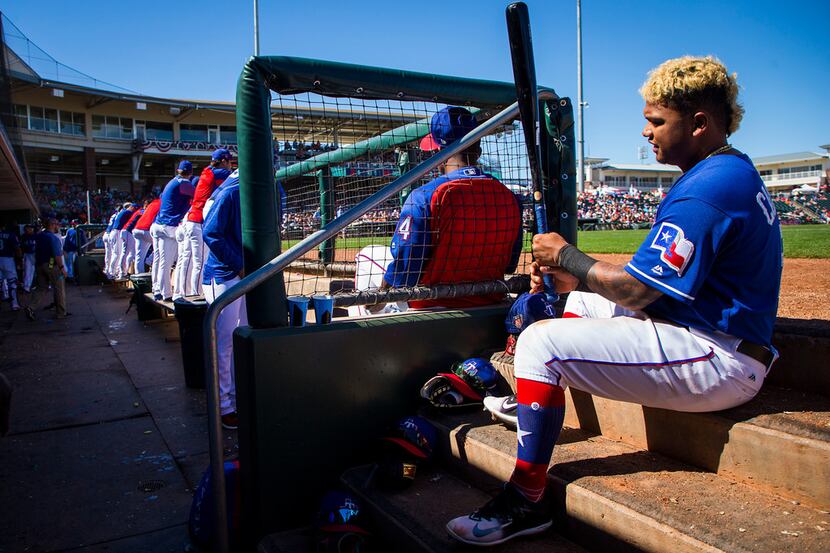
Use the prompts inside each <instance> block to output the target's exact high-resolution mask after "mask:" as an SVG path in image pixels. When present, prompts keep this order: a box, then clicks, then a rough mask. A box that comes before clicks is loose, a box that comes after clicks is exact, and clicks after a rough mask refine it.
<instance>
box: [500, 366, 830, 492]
mask: <svg viewBox="0 0 830 553" xmlns="http://www.w3.org/2000/svg"><path fill="white" fill-rule="evenodd" d="M491 361H492V362H493V364H494V365H495V366H496V367H497V368H498V369H499V371H500V372H501V373H502V374H505V373H508V374H512V361H513V360H512V356H509V355H506V354H504V353H497V354H495V355H493V356H492V357H491ZM565 400H566V407H565V425H566V426H569V427H572V428H581V429H582V430H585V431H587V432H590V433H592V434H596V435H602V436H604V437H606V438H609V439H612V440H616V441H619V442H623V443H626V444H628V445H631V446H633V447H636V448H639V449H643V450H648V451H653V452H658V453H662V454H664V455H667V456H670V457H672V458H675V459H678V460H680V461H683V462H685V463H689V464H690V465H694V466H696V467H699V468H701V469H703V470H706V471H709V472H713V473H717V474H723V475H729V476H730V477H732V478H735V479H737V480H741V481H745V482H752V483H753V484H754V485H756V486H760V485H764V486H766V487H767V488H768V489H769V490H770V491H773V492H775V493H777V494H781V495H782V496H786V497H789V498H790V499H793V500H797V501H801V502H806V503H809V504H812V505H815V506H821V505H825V506H826V505H830V485H828V482H830V402H828V400H827V399H826V398H825V397H823V396H819V395H815V394H808V393H805V392H800V391H797V390H786V389H783V388H779V387H776V386H770V385H766V384H765V385H764V387H763V388H762V389H761V392H760V393H759V394H758V395H757V396H756V397H755V398H754V399H752V400H751V401H749V402H747V403H745V404H744V405H741V406H738V407H735V408H733V409H728V410H725V411H718V412H712V413H684V412H679V411H671V410H667V409H657V408H651V407H644V406H642V405H639V404H635V403H628V402H623V401H615V400H610V399H605V398H600V397H597V396H592V395H590V394H587V393H585V392H582V391H580V390H573V389H570V388H569V389H568V390H566V392H565ZM771 459H774V460H775V461H774V462H771V461H770V460H771Z"/></svg>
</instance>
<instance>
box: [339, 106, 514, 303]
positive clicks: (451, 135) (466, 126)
mask: <svg viewBox="0 0 830 553" xmlns="http://www.w3.org/2000/svg"><path fill="white" fill-rule="evenodd" d="M476 125H477V123H476V119H475V116H474V115H473V114H471V113H470V112H469V111H467V110H466V109H465V108H462V107H455V106H450V107H446V108H443V109H442V110H440V111H438V112H437V113H435V115H433V116H432V121H431V123H430V135H429V137H428V138H427V139H425V140H424V141H423V143H422V147H423V148H424V149H431V150H438V149H441V148H445V147H447V146H449V145H451V144H452V143H454V142H456V141H457V140H460V139H461V138H463V137H464V136H465V135H466V134H468V133H469V132H470V131H472V130H473V129H474V128H475V127H476ZM480 156H481V145H480V144H479V143H478V142H476V143H475V144H473V145H471V146H470V147H469V148H467V149H466V150H464V151H463V152H460V153H458V154H455V155H453V156H452V157H450V158H449V159H448V160H447V161H446V162H445V163H444V165H443V166H442V167H441V170H442V172H443V173H444V174H443V176H441V177H439V178H437V179H435V180H433V181H431V182H429V183H428V184H426V185H424V186H421V187H419V188H417V189H415V190H414V191H413V192H412V193H411V194H410V195H409V197H407V199H406V202H405V203H404V205H403V208H402V209H401V215H400V219H399V220H398V224H397V226H396V228H395V234H394V236H393V237H392V246H391V248H390V249H386V248H384V247H383V246H368V247H367V248H364V249H363V250H361V252H360V253H359V254H358V256H357V258H356V261H357V270H356V279H355V280H356V281H355V288H357V289H358V290H365V289H369V288H380V289H384V288H387V287H390V286H392V287H397V286H406V287H411V286H415V285H418V284H419V285H422V286H431V285H435V284H451V283H458V282H475V281H486V280H496V279H499V280H500V279H503V278H504V275H505V273H512V272H513V271H515V269H516V265H517V263H518V259H519V255H520V254H521V248H522V216H521V207H520V204H519V201H518V199H517V198H516V197H515V196H514V195H513V193H512V192H510V190H508V189H507V187H505V186H504V185H503V184H502V183H501V182H499V181H498V180H497V179H496V178H495V177H493V176H492V175H489V174H487V173H484V172H483V171H482V170H481V169H480V168H479V167H478V166H477V165H478V158H479V157H480ZM503 299H504V294H489V295H482V296H471V297H459V298H445V299H439V300H423V301H410V302H409V307H413V308H424V307H433V306H441V307H473V306H477V305H487V304H492V303H496V302H499V301H501V300H503ZM401 308H402V309H405V308H406V304H405V303H403V302H398V304H397V305H394V304H390V305H389V306H386V307H385V308H384V309H385V311H387V312H388V311H395V310H400V309H401ZM372 311H375V310H374V309H373V310H372ZM363 314H365V313H363Z"/></svg>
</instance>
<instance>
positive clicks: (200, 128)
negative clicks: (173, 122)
mask: <svg viewBox="0 0 830 553" xmlns="http://www.w3.org/2000/svg"><path fill="white" fill-rule="evenodd" d="M180 134H181V140H182V142H207V141H208V128H207V125H181V133H180Z"/></svg>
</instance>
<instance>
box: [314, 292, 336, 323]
mask: <svg viewBox="0 0 830 553" xmlns="http://www.w3.org/2000/svg"><path fill="white" fill-rule="evenodd" d="M311 301H312V303H313V304H314V317H315V319H316V321H317V324H318V325H327V324H329V323H330V322H331V314H332V311H333V310H334V298H333V297H331V296H328V295H320V296H311Z"/></svg>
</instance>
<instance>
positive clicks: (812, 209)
mask: <svg viewBox="0 0 830 553" xmlns="http://www.w3.org/2000/svg"><path fill="white" fill-rule="evenodd" d="M285 146H286V148H288V149H290V148H293V144H292V143H289V142H286V143H285ZM297 146H298V148H299V151H304V152H306V153H310V155H314V153H312V152H319V151H325V150H326V149H333V148H334V147H332V146H330V145H328V144H320V143H319V142H318V143H314V144H312V145H311V146H310V147H309V149H304V148H305V145H303V144H298V145H297ZM158 192H160V190H159V191H156V194H155V195H158ZM34 193H35V199H36V201H37V203H38V206H39V207H40V210H41V213H42V214H44V216H49V217H55V218H56V219H57V220H58V221H59V222H60V223H61V225H64V226H65V225H66V224H68V223H69V222H70V221H73V220H77V221H79V222H81V223H84V222H86V218H87V205H86V189H85V188H84V187H83V186H81V185H78V184H72V183H68V182H64V181H59V182H58V183H57V184H41V185H38V186H36V187H35V189H34ZM128 196H129V194H128V193H126V192H121V191H119V190H101V189H99V190H95V191H93V192H92V193H91V194H90V207H91V209H90V211H91V215H92V222H93V223H100V222H102V221H104V219H105V218H106V217H107V216H108V215H109V214H111V213H112V212H113V210H114V209H115V208H116V206H119V205H121V204H123V203H124V202H125V201H127V200H128V199H129V198H128ZM661 198H662V195H661V194H659V193H658V192H656V191H655V192H643V193H639V192H634V193H631V192H627V193H624V194H622V193H617V194H610V193H605V194H603V193H598V192H596V191H589V192H583V193H581V194H579V196H578V198H577V215H578V217H579V219H580V220H595V223H594V226H596V227H600V228H612V229H630V228H642V227H646V226H648V225H650V224H651V223H652V222H653V221H654V217H655V214H656V212H657V206H658V205H659V203H660V200H661ZM772 199H773V203H774V204H775V207H776V210H777V211H778V214H779V217H780V219H781V222H782V223H783V224H810V223H825V224H827V223H830V199H828V195H827V193H826V192H825V193H819V194H806V195H805V194H802V195H800V196H799V195H791V194H789V193H780V194H775V195H774V196H773V198H772ZM525 203H526V207H525V209H524V220H525V228H528V229H531V228H532V226H533V211H532V209H531V207H530V206H529V202H525ZM399 214H400V212H399V210H397V209H393V208H386V209H378V210H374V211H371V212H369V213H367V214H366V215H364V216H363V217H362V218H361V219H360V221H359V222H363V223H368V222H383V223H388V222H394V221H397V219H398V216H399ZM318 228H320V215H319V211H318V212H314V211H313V210H303V211H295V210H291V209H289V212H288V213H287V214H286V216H285V218H284V219H283V231H288V232H291V233H298V232H299V233H303V234H308V233H310V232H313V231H314V230H316V229H318Z"/></svg>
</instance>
